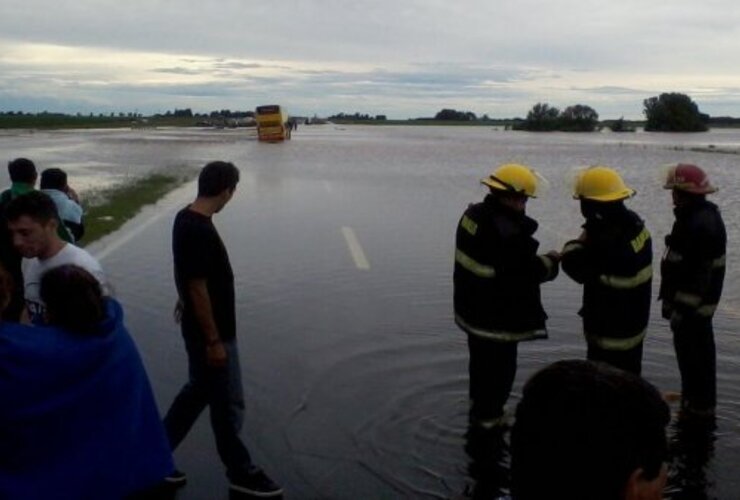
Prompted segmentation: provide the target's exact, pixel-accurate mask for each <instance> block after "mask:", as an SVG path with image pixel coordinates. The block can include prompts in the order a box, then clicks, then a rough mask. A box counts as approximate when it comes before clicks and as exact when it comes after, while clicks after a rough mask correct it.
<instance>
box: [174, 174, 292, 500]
mask: <svg viewBox="0 0 740 500" xmlns="http://www.w3.org/2000/svg"><path fill="white" fill-rule="evenodd" d="M238 182H239V170H237V168H236V167H235V166H234V165H233V164H231V163H226V162H212V163H209V164H208V165H206V166H205V167H204V168H203V170H201V173H200V176H199V178H198V196H197V198H196V199H195V201H194V202H193V203H192V204H190V205H188V206H187V207H185V208H183V209H182V210H180V212H178V214H177V216H176V217H175V223H174V226H173V229H172V254H173V257H174V264H175V284H176V286H177V293H178V296H179V301H178V305H177V309H176V312H177V314H176V315H177V316H178V317H179V318H180V323H181V329H182V335H183V338H184V340H185V348H186V349H187V353H188V363H189V368H190V369H189V374H190V379H189V380H188V382H187V383H186V384H185V385H184V386H183V388H182V389H181V390H180V393H179V394H178V395H177V397H176V398H175V401H174V402H173V403H172V406H171V407H170V409H169V411H168V412H167V415H166V416H165V418H164V425H165V428H166V430H167V436H168V438H169V441H170V446H171V447H172V450H173V451H174V450H175V448H177V446H178V445H179V444H180V442H181V441H182V440H183V439H184V438H185V436H186V435H187V433H188V431H189V430H190V428H191V427H192V425H193V424H194V423H195V421H196V420H197V419H198V416H199V415H200V414H201V412H202V411H203V410H204V409H205V407H206V406H208V407H210V413H211V427H212V428H213V433H214V435H215V437H216V447H217V449H218V453H219V456H220V457H221V461H222V462H223V464H224V465H225V467H226V474H227V476H228V478H229V481H230V483H231V485H230V487H231V489H232V490H234V491H238V492H242V493H247V494H250V495H255V496H260V497H270V496H278V495H280V494H282V489H281V488H280V487H279V486H278V485H276V484H275V483H274V482H273V481H272V480H271V479H270V478H269V477H267V475H266V474H265V473H264V472H262V470H260V469H259V468H258V467H256V466H254V465H253V464H252V460H251V457H250V455H249V451H248V450H247V448H246V446H245V445H244V443H243V442H242V440H241V438H240V437H239V430H240V429H241V425H242V421H243V413H244V396H243V393H242V385H241V370H240V368H239V352H238V349H237V345H236V313H235V305H234V275H233V272H232V270H231V264H230V262H229V255H228V253H227V252H226V247H224V244H223V242H222V241H221V237H220V236H219V234H218V231H216V228H215V226H214V225H213V222H212V220H211V217H212V215H213V214H215V213H218V212H219V211H221V209H222V208H223V207H224V206H225V205H226V204H227V203H228V202H229V200H231V197H232V196H233V194H234V191H235V190H236V185H237V183H238ZM169 480H170V481H171V482H173V483H180V484H184V482H185V476H184V474H182V473H179V472H178V473H176V474H175V475H173V476H172V477H170V478H169Z"/></svg>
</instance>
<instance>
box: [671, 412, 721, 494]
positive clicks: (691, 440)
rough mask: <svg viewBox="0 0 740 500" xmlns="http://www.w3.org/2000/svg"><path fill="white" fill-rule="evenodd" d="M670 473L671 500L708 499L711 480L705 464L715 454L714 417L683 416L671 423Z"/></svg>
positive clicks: (715, 426) (711, 484)
mask: <svg viewBox="0 0 740 500" xmlns="http://www.w3.org/2000/svg"><path fill="white" fill-rule="evenodd" d="M671 428H672V430H673V432H672V436H671V440H670V443H669V454H670V471H671V473H670V475H669V477H668V486H667V488H666V490H667V492H669V493H670V498H671V500H707V499H709V498H715V497H714V496H710V495H709V491H710V489H711V488H712V486H713V483H712V482H711V481H710V480H709V479H708V478H707V472H706V471H707V464H709V462H710V461H711V460H712V458H713V457H714V442H715V440H716V439H717V436H716V434H715V431H716V429H717V425H716V422H715V419H714V417H703V418H696V417H695V416H694V415H683V416H681V417H679V418H678V419H677V420H676V422H674V424H673V425H672V426H671Z"/></svg>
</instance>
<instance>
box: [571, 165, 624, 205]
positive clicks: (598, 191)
mask: <svg viewBox="0 0 740 500" xmlns="http://www.w3.org/2000/svg"><path fill="white" fill-rule="evenodd" d="M634 195H635V190H634V189H632V188H630V187H628V186H627V185H626V184H625V183H624V181H623V180H622V177H621V176H620V175H619V174H618V173H617V171H616V170H614V169H613V168H611V167H605V166H603V165H594V166H591V167H588V168H586V169H584V170H582V171H580V172H579V173H578V175H577V176H576V179H575V185H574V186H573V198H575V199H576V200H590V201H597V202H601V203H608V202H613V201H621V200H626V199H627V198H630V197H632V196H634Z"/></svg>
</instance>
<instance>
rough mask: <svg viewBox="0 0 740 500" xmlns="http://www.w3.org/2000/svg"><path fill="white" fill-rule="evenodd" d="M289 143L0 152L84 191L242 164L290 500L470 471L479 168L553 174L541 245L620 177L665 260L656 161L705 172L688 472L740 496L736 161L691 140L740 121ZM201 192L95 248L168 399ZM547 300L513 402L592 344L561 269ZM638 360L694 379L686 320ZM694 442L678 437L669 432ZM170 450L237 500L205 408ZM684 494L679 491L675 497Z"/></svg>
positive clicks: (269, 409) (266, 430) (250, 270)
mask: <svg viewBox="0 0 740 500" xmlns="http://www.w3.org/2000/svg"><path fill="white" fill-rule="evenodd" d="M293 137H294V139H293V140H292V141H290V142H288V143H285V144H259V143H257V142H256V141H254V140H252V139H251V138H248V137H247V136H246V135H244V134H243V133H242V131H240V130H236V131H231V130H227V131H214V130H136V131H128V130H125V131H124V130H117V131H89V132H81V131H65V132H36V133H12V134H4V135H0V146H1V147H0V151H3V153H4V155H5V156H6V157H7V158H4V160H10V159H12V158H13V157H16V156H28V157H30V158H32V159H34V160H35V161H37V164H38V165H39V167H40V168H46V167H51V166H58V167H62V168H66V169H67V170H68V171H69V173H70V181H71V182H72V183H73V184H74V183H75V182H77V183H81V184H84V183H85V182H87V183H88V185H98V184H100V183H103V184H104V183H106V182H115V181H119V180H120V179H121V178H122V177H123V178H125V176H127V175H129V176H130V175H141V174H143V173H146V172H149V171H152V170H157V169H171V168H175V169H176V168H192V167H199V166H201V165H203V164H204V163H205V162H207V161H210V160H215V159H223V160H228V161H233V162H235V163H236V164H237V165H238V166H239V168H240V170H241V174H242V182H241V183H240V185H239V188H238V191H237V193H236V195H235V197H234V199H233V200H232V202H231V203H230V204H229V205H228V206H227V207H226V208H225V209H224V211H223V212H222V213H221V214H219V215H217V216H216V217H215V221H216V224H217V226H218V227H219V229H220V231H221V234H222V236H223V239H224V241H225V243H226V245H227V247H228V248H229V251H230V254H231V259H232V264H233V267H234V270H235V273H236V277H237V278H236V279H237V313H238V322H239V341H240V343H241V355H242V358H243V359H242V367H243V372H244V373H243V374H244V385H245V392H246V395H247V406H248V408H247V417H246V421H245V430H244V432H243V435H244V436H245V438H246V441H247V443H248V444H249V446H250V449H251V450H252V453H253V456H254V458H255V460H256V461H257V462H258V463H259V464H260V465H262V466H263V467H264V468H265V469H266V470H267V471H268V473H269V474H270V475H271V476H273V477H274V478H275V479H276V480H277V481H279V482H280V483H281V484H283V485H284V486H285V489H286V497H288V498H395V497H422V498H449V497H454V496H456V495H459V494H461V493H462V492H463V491H464V489H465V487H466V484H469V483H471V479H470V477H469V474H468V467H469V465H470V459H469V457H468V456H467V455H466V453H465V451H464V445H465V438H464V435H465V431H466V419H467V417H466V416H467V348H466V344H465V338H464V335H463V334H462V332H460V331H459V330H457V329H456V327H455V325H454V323H453V319H452V262H453V252H454V232H455V226H456V223H457V220H458V218H459V216H460V214H461V213H462V211H463V210H464V209H465V208H466V206H467V204H468V203H472V202H475V201H478V200H480V199H481V198H482V197H483V195H484V194H485V190H484V189H483V188H482V187H481V186H480V185H479V184H478V179H480V178H481V177H482V176H484V175H486V174H487V173H488V171H489V170H490V169H491V168H492V167H494V166H496V165H497V164H500V163H502V162H509V161H517V162H523V163H526V164H529V165H531V166H533V167H534V168H536V169H537V170H538V171H540V172H541V173H542V174H543V175H544V176H545V177H546V178H547V179H548V180H549V188H548V189H547V190H546V192H545V193H544V195H543V196H542V197H540V198H538V199H536V200H533V201H532V202H531V203H530V204H529V207H528V210H529V214H530V215H531V216H533V217H534V218H536V219H538V220H539V222H540V229H539V231H538V233H537V235H536V236H537V237H538V239H539V240H540V242H541V249H542V250H543V251H546V250H549V249H551V248H555V249H559V248H561V247H562V245H563V244H564V243H565V242H566V241H567V240H568V239H570V238H573V237H575V236H577V235H578V234H579V232H580V224H581V223H582V221H581V219H580V214H579V210H578V204H577V202H575V201H574V200H572V198H571V197H570V186H571V181H572V178H573V172H574V167H576V166H583V165H588V164H595V163H602V164H607V165H611V166H613V167H616V168H617V169H619V170H620V172H622V173H623V175H624V178H625V180H626V182H627V183H628V184H629V185H631V186H632V187H634V188H635V189H636V190H637V192H638V194H637V196H636V197H635V198H634V199H632V200H630V201H628V205H629V206H630V208H632V209H634V210H635V211H637V212H638V213H639V214H640V215H641V216H642V217H643V218H645V219H646V221H647V225H648V228H649V229H650V230H651V232H652V234H653V237H654V251H655V256H656V262H655V264H656V265H657V263H658V259H659V257H660V255H661V253H662V250H663V243H662V241H663V237H664V235H665V234H667V233H668V232H669V230H670V227H671V224H672V217H673V215H672V211H671V206H670V195H669V193H668V192H666V191H664V190H663V189H662V188H661V179H660V177H661V173H662V167H661V166H662V165H665V164H668V163H672V162H673V163H675V162H678V161H683V162H695V163H698V164H700V165H702V166H704V167H706V169H707V170H708V171H709V172H710V175H711V176H712V180H713V182H715V183H717V184H718V185H720V187H721V190H720V191H719V193H717V195H716V196H714V197H713V200H714V201H716V202H717V203H718V204H719V205H720V206H721V207H722V209H723V214H724V216H725V221H726V224H727V229H728V237H729V242H730V243H729V246H728V274H727V279H726V283H725V293H724V297H723V301H722V304H721V307H720V309H719V311H718V313H717V316H716V318H715V330H716V341H717V350H718V384H719V386H718V391H719V406H718V419H717V429H716V431H714V432H711V433H710V436H709V438H708V439H709V440H710V441H713V444H712V443H710V444H711V445H710V444H708V445H707V446H706V447H704V452H705V453H704V455H705V457H703V459H702V460H700V463H699V467H693V469H692V468H687V469H685V470H687V471H688V472H683V474H684V475H690V476H691V477H690V478H691V479H692V480H694V479H696V481H698V482H701V481H703V482H704V483H703V484H705V486H703V489H704V492H705V493H706V495H707V497H708V498H734V497H736V495H737V494H736V493H735V492H736V491H737V490H738V488H740V480H738V479H737V477H736V474H735V468H736V465H737V464H738V463H740V449H739V446H738V445H739V444H740V439H739V438H740V428H739V426H738V416H739V415H740V394H739V392H738V391H739V390H740V389H739V388H738V384H737V383H736V380H737V373H738V363H739V362H740V342H739V341H738V339H737V337H736V333H735V332H736V330H737V328H736V325H737V324H738V319H739V318H740V284H738V275H739V272H738V267H737V260H736V256H735V251H734V248H735V242H736V241H738V221H739V220H740V212H739V211H738V206H737V205H738V192H737V186H738V185H739V182H738V181H740V171H738V169H737V168H736V166H737V163H738V160H739V159H740V156H737V155H727V154H717V153H713V154H712V153H704V152H698V151H690V149H691V148H706V147H708V146H709V145H715V146H716V147H718V148H719V147H722V148H729V149H732V148H734V149H738V148H740V131H736V130H729V131H712V132H709V133H706V134H650V133H635V134H613V133H594V134H565V133H552V134H529V133H524V132H508V131H501V130H494V129H491V128H484V127H477V128H474V127H470V128H468V127H363V126H348V127H336V126H332V125H327V126H318V127H301V128H300V129H299V130H298V132H297V133H295V134H294V136H293ZM194 193H195V185H194V183H191V184H189V185H187V186H184V187H183V188H180V189H178V190H177V191H176V192H174V193H172V195H171V196H169V197H167V198H166V199H165V200H163V201H162V202H161V203H160V204H158V206H157V207H154V208H151V209H148V210H145V211H144V213H143V214H142V215H141V216H140V217H138V218H137V219H135V220H133V221H131V222H130V223H129V224H127V225H126V226H125V227H124V229H123V230H122V231H120V232H119V233H117V234H115V235H112V236H111V237H108V238H106V239H105V240H103V241H102V242H100V243H96V244H95V245H94V246H93V251H94V252H96V253H98V255H100V256H101V257H102V258H103V266H104V267H105V268H106V270H107V271H108V273H109V274H110V275H111V279H112V281H113V284H114V286H115V289H116V293H117V295H118V296H119V297H120V298H121V300H122V301H123V303H124V306H125V310H126V313H127V323H128V325H129V327H130V329H131V331H132V333H133V335H134V336H135V338H136V340H137V342H138V344H139V347H140V349H141V351H142V354H143V356H144V358H145V362H146V364H147V367H148V370H149V374H150V377H151V379H152V382H153V385H154V387H155V391H156V394H157V397H158V400H159V403H160V407H161V409H162V410H163V411H164V410H166V408H167V407H168V405H169V403H170V402H171V401H172V399H173V397H174V395H175V394H176V392H177V390H178V389H179V387H180V385H181V384H182V383H183V382H184V380H185V377H186V359H185V354H184V349H183V346H182V342H181V340H180V338H179V332H178V329H177V327H176V325H175V324H174V323H173V321H172V314H171V313H172V306H173V304H174V301H175V292H174V285H173V282H172V260H171V254H170V241H169V237H170V229H171V224H172V219H173V217H174V214H175V211H176V210H177V209H178V208H180V207H181V206H183V205H184V204H185V203H187V202H188V201H189V200H190V199H191V198H192V197H193V196H194ZM342 228H351V230H352V232H353V233H354V234H355V235H356V237H357V240H358V242H359V243H360V245H361V247H362V250H363V251H364V254H365V256H366V258H367V261H368V263H369V265H370V268H369V269H368V270H362V269H358V267H357V266H356V264H355V261H354V260H353V258H352V255H351V254H350V251H349V250H348V246H347V243H346V241H345V239H344V236H343V235H344V234H345V233H344V232H343V229H342ZM657 284H658V280H657V279H656V280H655V286H656V288H657ZM656 291H657V290H656ZM656 295H657V293H656ZM543 301H544V304H545V308H546V310H547V312H548V314H549V315H550V320H549V323H548V326H549V330H550V339H549V340H547V341H538V342H531V343H525V344H522V345H521V346H520V351H519V353H520V354H519V372H518V375H517V380H516V383H515V386H514V393H513V394H512V398H511V400H510V408H511V409H513V408H514V406H515V404H516V402H517V401H518V399H519V395H520V390H521V386H522V384H523V382H524V381H525V380H526V378H527V377H528V376H529V375H531V374H532V373H533V372H534V371H536V370H538V369H539V368H541V367H543V366H545V365H546V364H548V363H550V362H552V361H555V360H558V359H562V358H573V357H578V358H581V357H584V356H585V346H584V342H583V339H582V337H581V329H580V321H579V318H578V316H577V314H576V313H577V310H578V308H579V304H580V289H579V288H578V287H577V286H576V285H575V284H574V283H573V282H572V281H570V280H569V279H568V278H567V277H565V276H562V275H561V276H560V277H559V278H558V279H557V280H556V281H555V282H553V283H549V284H546V285H544V286H543ZM643 367H644V368H643V374H644V376H645V377H646V378H647V379H648V380H650V381H651V382H653V383H654V384H656V385H657V386H658V387H659V388H660V389H661V390H664V391H675V390H678V388H679V386H680V383H679V379H678V372H677V368H676V363H675V358H674V355H673V350H672V345H671V337H670V331H669V329H668V325H667V324H666V322H665V321H663V320H662V319H661V318H660V310H659V307H658V306H657V305H656V307H654V308H653V313H652V318H651V322H650V330H649V335H648V338H647V341H646V345H645V354H644V364H643ZM681 433H682V430H681V429H676V428H675V427H674V428H672V429H671V435H672V436H674V438H675V436H678V437H681V435H682V434H681ZM694 455H695V454H694ZM176 459H177V462H178V466H179V467H180V468H181V469H183V470H185V471H186V472H187V473H188V476H189V485H188V486H187V488H186V489H185V490H184V491H183V492H182V493H181V494H180V495H179V498H183V499H201V498H227V497H228V495H227V490H226V482H225V479H224V477H223V471H222V469H221V466H220V464H219V462H218V458H217V454H216V452H215V449H214V445H213V439H212V436H211V433H210V429H209V428H208V421H207V418H205V417H204V418H201V420H200V422H199V423H198V424H197V426H196V428H195V429H194V430H193V432H192V434H191V435H190V436H189V437H188V438H187V439H186V441H185V443H184V444H183V445H182V447H181V448H180V449H178V451H177V453H176ZM704 463H706V467H702V465H704ZM695 476H698V477H695ZM672 491H673V495H674V496H675V497H676V498H678V497H679V494H680V491H681V488H680V487H679V488H677V487H673V490H672ZM694 498H701V496H694Z"/></svg>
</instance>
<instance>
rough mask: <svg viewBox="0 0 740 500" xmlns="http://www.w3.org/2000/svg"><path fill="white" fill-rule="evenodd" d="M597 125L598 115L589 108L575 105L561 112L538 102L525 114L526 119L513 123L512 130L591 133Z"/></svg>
mask: <svg viewBox="0 0 740 500" xmlns="http://www.w3.org/2000/svg"><path fill="white" fill-rule="evenodd" d="M598 124H599V114H598V113H597V112H596V111H595V110H594V109H593V108H592V107H590V106H586V105H583V104H576V105H574V106H568V107H567V108H565V109H564V110H563V111H562V112H561V111H560V110H559V109H558V108H555V107H553V106H550V105H549V104H547V103H541V102H538V103H537V104H535V105H534V106H533V107H532V109H531V110H530V111H529V113H527V118H526V119H524V120H523V121H521V122H519V123H515V124H514V126H513V128H514V130H529V131H533V132H550V131H553V130H561V131H566V132H593V131H594V130H596V126H597V125H598Z"/></svg>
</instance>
